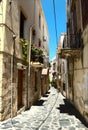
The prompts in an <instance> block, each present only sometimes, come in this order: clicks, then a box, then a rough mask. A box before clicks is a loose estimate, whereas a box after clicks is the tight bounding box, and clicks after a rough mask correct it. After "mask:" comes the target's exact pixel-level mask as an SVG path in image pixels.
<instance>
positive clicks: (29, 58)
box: [28, 24, 34, 107]
mask: <svg viewBox="0 0 88 130" xmlns="http://www.w3.org/2000/svg"><path fill="white" fill-rule="evenodd" d="M33 27H34V24H33V25H31V26H30V29H29V32H30V43H29V57H28V61H29V67H28V107H29V105H30V104H29V102H30V100H29V99H30V66H31V37H32V28H33Z"/></svg>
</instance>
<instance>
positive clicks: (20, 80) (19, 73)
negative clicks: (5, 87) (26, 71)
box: [18, 70, 23, 109]
mask: <svg viewBox="0 0 88 130" xmlns="http://www.w3.org/2000/svg"><path fill="white" fill-rule="evenodd" d="M22 89H23V70H18V109H20V108H21V107H22Z"/></svg>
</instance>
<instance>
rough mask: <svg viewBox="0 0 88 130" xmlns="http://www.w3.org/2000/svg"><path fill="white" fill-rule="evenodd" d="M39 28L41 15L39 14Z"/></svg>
mask: <svg viewBox="0 0 88 130" xmlns="http://www.w3.org/2000/svg"><path fill="white" fill-rule="evenodd" d="M39 28H40V29H41V15H40V14H39Z"/></svg>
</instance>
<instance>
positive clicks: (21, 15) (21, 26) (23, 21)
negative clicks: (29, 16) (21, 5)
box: [20, 12, 26, 38]
mask: <svg viewBox="0 0 88 130" xmlns="http://www.w3.org/2000/svg"><path fill="white" fill-rule="evenodd" d="M25 20H26V18H25V16H24V15H23V13H22V12H21V13H20V38H24V23H25Z"/></svg>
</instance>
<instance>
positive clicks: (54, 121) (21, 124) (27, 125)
mask: <svg viewBox="0 0 88 130" xmlns="http://www.w3.org/2000/svg"><path fill="white" fill-rule="evenodd" d="M49 92H50V94H47V96H44V97H42V98H41V99H40V100H43V101H44V103H43V104H42V105H39V102H38V103H37V104H35V105H34V106H32V107H31V108H30V110H27V111H25V112H22V113H21V114H20V115H18V116H17V117H14V118H13V119H12V120H11V119H9V120H6V121H3V122H0V130H88V128H87V127H86V126H85V125H84V124H83V123H82V122H81V121H80V119H78V118H77V117H76V116H75V115H74V113H73V112H72V113H71V111H69V109H68V108H69V105H68V106H66V105H67V104H65V102H64V100H65V98H64V97H63V96H62V95H61V93H59V92H58V90H56V89H55V88H53V87H51V89H50V90H49Z"/></svg>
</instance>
